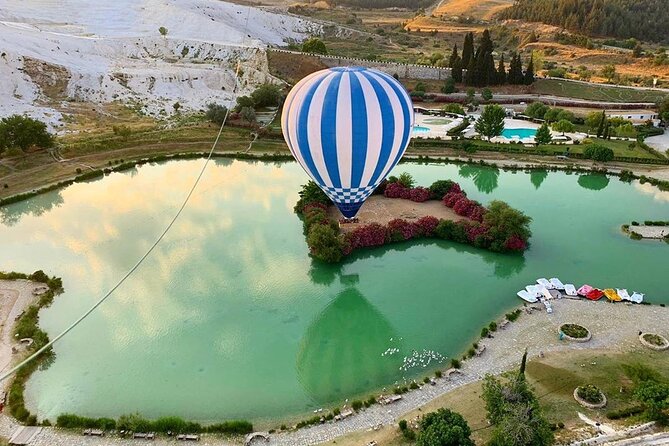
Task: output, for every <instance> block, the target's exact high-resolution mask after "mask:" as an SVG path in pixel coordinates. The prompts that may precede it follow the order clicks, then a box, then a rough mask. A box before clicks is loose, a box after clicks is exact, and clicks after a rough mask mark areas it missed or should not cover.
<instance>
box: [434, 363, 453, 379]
mask: <svg viewBox="0 0 669 446" xmlns="http://www.w3.org/2000/svg"><path fill="white" fill-rule="evenodd" d="M451 361H452V360H451ZM456 361H457V359H456ZM434 376H436V377H437V378H441V377H442V376H443V373H442V372H441V370H435V371H434Z"/></svg>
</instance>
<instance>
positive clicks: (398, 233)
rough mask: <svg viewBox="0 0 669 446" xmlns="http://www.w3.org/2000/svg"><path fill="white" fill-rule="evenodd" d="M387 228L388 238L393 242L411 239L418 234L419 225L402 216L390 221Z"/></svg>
mask: <svg viewBox="0 0 669 446" xmlns="http://www.w3.org/2000/svg"><path fill="white" fill-rule="evenodd" d="M387 228H388V238H389V239H390V241H393V242H399V241H402V240H411V239H412V238H414V237H416V235H418V227H417V226H416V225H414V224H413V223H411V222H408V221H406V220H403V219H401V218H396V219H394V220H391V221H389V222H388V226H387Z"/></svg>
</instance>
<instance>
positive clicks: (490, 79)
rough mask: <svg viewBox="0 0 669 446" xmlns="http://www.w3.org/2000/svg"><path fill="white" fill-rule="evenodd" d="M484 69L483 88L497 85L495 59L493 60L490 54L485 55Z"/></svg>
mask: <svg viewBox="0 0 669 446" xmlns="http://www.w3.org/2000/svg"><path fill="white" fill-rule="evenodd" d="M484 67H485V71H484V78H485V82H484V84H483V86H487V85H497V70H496V69H495V59H493V57H492V53H486V54H485V63H484Z"/></svg>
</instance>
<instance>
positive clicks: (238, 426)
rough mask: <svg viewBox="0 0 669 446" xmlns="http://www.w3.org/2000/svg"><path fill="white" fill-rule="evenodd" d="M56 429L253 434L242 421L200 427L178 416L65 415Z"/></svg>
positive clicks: (59, 420)
mask: <svg viewBox="0 0 669 446" xmlns="http://www.w3.org/2000/svg"><path fill="white" fill-rule="evenodd" d="M56 426H58V427H62V428H65V429H79V428H83V429H89V428H92V429H102V430H113V429H118V430H124V431H128V432H163V433H166V432H172V433H176V434H179V433H201V432H209V433H219V434H228V435H245V434H248V433H251V432H253V424H251V423H250V422H248V421H245V420H235V421H225V422H223V423H217V424H211V425H208V426H202V425H201V424H200V423H195V422H192V421H186V420H184V419H182V418H179V417H162V418H158V419H157V420H148V419H146V418H143V417H142V416H141V415H139V414H129V415H121V416H120V417H119V418H118V420H114V419H112V418H88V417H80V416H78V415H74V414H69V413H66V414H62V415H60V416H58V419H57V420H56Z"/></svg>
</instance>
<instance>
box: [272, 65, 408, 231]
mask: <svg viewBox="0 0 669 446" xmlns="http://www.w3.org/2000/svg"><path fill="white" fill-rule="evenodd" d="M281 127H282V129H283V136H284V138H285V139H286V143H288V147H289V148H290V151H291V152H292V154H293V156H294V157H295V159H296V160H297V162H298V163H300V164H301V165H302V167H303V168H304V170H305V171H306V172H307V174H308V175H309V176H310V177H311V178H312V179H313V180H314V181H315V182H316V184H318V185H319V186H320V187H321V189H323V191H324V192H325V193H326V194H327V196H328V197H330V199H331V200H332V202H333V203H335V204H336V205H337V207H338V208H339V210H340V211H341V213H342V214H343V215H344V216H345V217H346V218H352V217H355V215H356V214H357V212H358V210H359V209H360V206H362V204H363V203H364V202H365V200H366V199H367V198H368V197H369V196H370V195H371V194H372V192H374V189H376V187H377V186H378V185H379V184H380V183H381V181H383V179H384V178H385V177H386V176H387V175H388V173H389V172H390V170H391V169H392V168H393V167H395V165H396V164H397V162H398V161H399V160H400V158H402V155H403V154H404V151H405V150H406V148H407V145H408V144H409V138H410V137H411V129H412V127H413V104H412V103H411V98H410V97H409V95H408V94H407V92H406V90H405V89H404V87H402V85H401V84H400V83H399V82H398V81H397V80H395V79H394V78H393V77H392V76H389V75H387V74H385V73H382V72H380V71H377V70H373V69H369V68H363V67H338V68H329V69H326V70H322V71H318V72H316V73H313V74H311V75H309V76H307V77H305V78H304V79H302V80H301V81H300V82H298V83H297V84H296V85H295V86H294V87H293V89H292V90H291V91H290V93H288V97H287V98H286V101H285V103H284V107H283V115H282V116H281Z"/></svg>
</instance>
